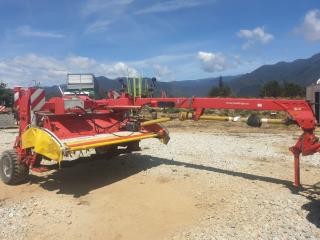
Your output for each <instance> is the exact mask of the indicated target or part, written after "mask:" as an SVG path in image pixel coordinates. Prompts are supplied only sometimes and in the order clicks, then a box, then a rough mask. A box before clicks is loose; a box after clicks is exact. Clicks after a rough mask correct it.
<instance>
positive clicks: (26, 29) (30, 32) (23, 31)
mask: <svg viewBox="0 0 320 240" xmlns="http://www.w3.org/2000/svg"><path fill="white" fill-rule="evenodd" d="M16 33H17V34H18V35H20V36H24V37H42V38H63V37H65V35H63V34H61V33H56V32H49V31H39V30H34V29H32V28H31V27H30V26H28V25H23V26H20V27H18V28H17V29H16Z"/></svg>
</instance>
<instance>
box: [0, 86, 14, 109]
mask: <svg viewBox="0 0 320 240" xmlns="http://www.w3.org/2000/svg"><path fill="white" fill-rule="evenodd" d="M6 87H7V85H6V84H5V83H3V82H0V105H1V104H5V105H6V106H7V107H11V106H12V102H13V92H12V90H11V89H9V88H6Z"/></svg>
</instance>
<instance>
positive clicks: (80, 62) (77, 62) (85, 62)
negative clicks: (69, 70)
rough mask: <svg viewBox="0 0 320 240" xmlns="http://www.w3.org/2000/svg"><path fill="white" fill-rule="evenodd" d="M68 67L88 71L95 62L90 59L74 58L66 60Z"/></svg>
mask: <svg viewBox="0 0 320 240" xmlns="http://www.w3.org/2000/svg"><path fill="white" fill-rule="evenodd" d="M67 62H68V65H70V66H72V67H80V68H81V69H89V68H91V67H93V66H95V65H96V61H95V60H94V59H92V58H88V57H81V56H74V57H69V58H67Z"/></svg>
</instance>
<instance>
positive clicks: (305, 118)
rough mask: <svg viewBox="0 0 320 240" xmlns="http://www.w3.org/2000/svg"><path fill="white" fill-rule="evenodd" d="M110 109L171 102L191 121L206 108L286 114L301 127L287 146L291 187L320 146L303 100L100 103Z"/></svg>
mask: <svg viewBox="0 0 320 240" xmlns="http://www.w3.org/2000/svg"><path fill="white" fill-rule="evenodd" d="M103 101H104V102H105V103H106V104H107V105H108V106H109V107H112V106H118V105H121V104H125V105H136V106H144V105H150V106H152V107H158V106H161V105H165V104H168V103H172V105H171V106H172V107H175V108H185V109H190V110H194V115H193V119H194V120H198V119H199V117H200V116H201V115H202V114H203V112H204V110H205V109H239V110H254V111H266V110H270V111H285V112H287V113H288V114H289V115H290V117H291V118H292V119H293V120H294V121H295V122H296V123H297V124H298V125H299V126H300V128H301V129H302V131H303V133H302V135H301V136H300V137H299V139H298V140H297V143H296V144H295V145H294V146H293V147H290V148H289V149H290V151H291V152H292V153H293V155H294V176H295V177H294V186H296V187H299V186H300V155H301V154H302V155H303V156H306V155H312V154H314V153H316V152H319V151H320V143H319V141H318V138H317V137H316V136H315V134H314V130H315V128H316V124H317V121H316V118H315V116H314V112H313V110H312V108H311V106H310V104H309V102H307V101H305V100H288V99H259V98H249V99H247V98H196V97H193V98H136V99H132V98H130V97H129V96H127V95H125V94H123V95H122V96H121V97H120V98H118V99H107V100H103Z"/></svg>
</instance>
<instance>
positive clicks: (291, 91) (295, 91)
mask: <svg viewBox="0 0 320 240" xmlns="http://www.w3.org/2000/svg"><path fill="white" fill-rule="evenodd" d="M282 89H283V93H282V95H283V96H284V97H291V98H293V97H303V96H305V95H306V89H305V87H303V86H301V85H299V84H296V83H292V82H284V83H283V87H282Z"/></svg>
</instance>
